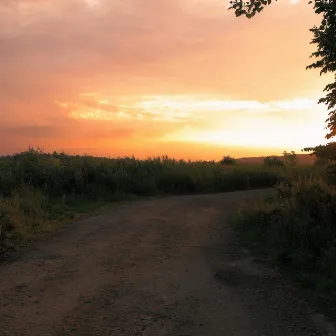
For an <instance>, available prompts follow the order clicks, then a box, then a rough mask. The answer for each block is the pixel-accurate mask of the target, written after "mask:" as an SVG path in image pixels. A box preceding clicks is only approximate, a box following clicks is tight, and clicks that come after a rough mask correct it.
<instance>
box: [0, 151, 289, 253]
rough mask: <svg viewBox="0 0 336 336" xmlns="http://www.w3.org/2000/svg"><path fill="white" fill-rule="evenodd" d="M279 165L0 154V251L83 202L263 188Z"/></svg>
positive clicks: (278, 173) (277, 176)
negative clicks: (226, 164) (0, 155)
mask: <svg viewBox="0 0 336 336" xmlns="http://www.w3.org/2000/svg"><path fill="white" fill-rule="evenodd" d="M286 173H287V172H286V171H285V170H283V169H279V168H265V167H263V166H255V165H254V166H248V165H239V164H237V165H235V166H233V167H227V166H224V165H221V164H219V163H216V162H214V161H212V162H204V161H195V162H192V161H184V160H174V159H170V158H168V157H166V156H164V157H156V158H148V159H147V160H137V159H136V158H134V157H131V158H97V157H92V156H73V155H67V154H65V153H57V152H54V153H52V154H51V153H44V152H43V151H41V150H39V149H34V148H29V149H28V150H27V151H25V152H23V153H21V154H16V155H13V156H6V157H1V158H0V254H2V253H4V252H5V251H7V250H11V249H12V248H14V247H15V246H17V245H19V244H20V243H24V242H26V241H27V240H29V239H32V238H34V237H35V236H36V235H38V234H39V232H41V231H44V230H46V229H49V228H52V227H53V226H54V225H55V223H56V222H59V221H60V220H63V219H66V218H69V216H71V215H73V214H74V213H78V212H81V211H82V212H84V211H86V210H87V208H88V207H90V208H91V209H92V208H93V206H94V205H97V204H102V203H106V202H114V201H120V200H125V199H129V198H132V199H134V198H137V197H146V196H155V195H167V194H191V193H213V192H226V191H234V190H245V189H251V188H268V187H272V186H273V185H275V184H276V183H277V182H279V181H280V180H282V179H284V175H285V174H286Z"/></svg>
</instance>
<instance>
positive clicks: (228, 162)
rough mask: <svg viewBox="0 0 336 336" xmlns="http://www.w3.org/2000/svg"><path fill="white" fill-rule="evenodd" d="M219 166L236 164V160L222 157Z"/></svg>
mask: <svg viewBox="0 0 336 336" xmlns="http://www.w3.org/2000/svg"><path fill="white" fill-rule="evenodd" d="M220 163H221V164H223V165H226V166H232V165H235V164H236V163H237V160H236V159H235V158H233V157H231V156H230V155H228V156H224V157H223V158H222V160H221V161H220Z"/></svg>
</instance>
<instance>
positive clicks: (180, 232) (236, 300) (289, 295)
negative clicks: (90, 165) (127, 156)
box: [0, 190, 319, 336]
mask: <svg viewBox="0 0 336 336" xmlns="http://www.w3.org/2000/svg"><path fill="white" fill-rule="evenodd" d="M265 192H267V191H261V190H256V191H244V192H235V193H226V194H217V195H196V196H179V197H169V198H165V199H157V200H152V201H142V202H138V203H132V204H126V205H121V206H116V207H113V208H111V209H110V210H108V211H106V212H105V213H103V214H99V215H96V216H94V217H91V218H87V219H84V220H81V221H78V222H76V223H72V224H69V225H66V226H65V227H63V228H62V229H60V230H59V231H58V232H57V233H55V234H53V235H51V236H49V237H44V238H43V239H41V240H39V241H38V242H36V243H34V244H32V245H31V246H29V247H27V248H25V249H24V250H22V251H20V253H19V254H17V255H16V256H15V257H14V258H13V260H11V261H9V262H6V263H5V264H2V265H0V336H7V335H8V336H21V335H22V336H23V335H24V336H30V335H31V336H49V335H50V336H67V335H76V336H82V335H83V336H84V335H87V336H98V335H99V336H109V335H111V336H114V335H115V336H133V335H141V336H161V335H162V336H163V335H165V336H187V335H190V336H223V335H224V336H225V335H227V336H262V335H273V336H278V335H279V336H287V335H293V336H294V335H307V336H309V335H319V334H318V332H317V328H316V326H315V324H314V323H313V319H312V317H311V313H310V309H309V307H308V305H307V304H306V303H305V302H304V301H302V300H300V297H299V295H298V294H296V292H295V290H294V289H293V288H292V286H291V285H290V284H289V283H288V282H287V281H286V280H285V279H283V278H282V277H280V276H279V275H278V274H277V273H276V272H275V271H274V270H271V269H267V268H265V267H262V266H260V265H259V264H258V263H256V262H254V261H253V258H251V257H250V256H249V254H248V252H247V251H244V250H242V249H241V248H239V245H238V244H237V243H236V242H235V239H234V235H233V233H232V231H231V229H230V227H229V226H228V225H227V224H226V223H225V218H226V216H227V215H228V214H229V213H230V211H232V210H233V209H234V207H235V206H236V204H238V203H240V202H242V201H243V200H244V199H245V198H255V197H260V196H261V195H263V194H264V193H265Z"/></svg>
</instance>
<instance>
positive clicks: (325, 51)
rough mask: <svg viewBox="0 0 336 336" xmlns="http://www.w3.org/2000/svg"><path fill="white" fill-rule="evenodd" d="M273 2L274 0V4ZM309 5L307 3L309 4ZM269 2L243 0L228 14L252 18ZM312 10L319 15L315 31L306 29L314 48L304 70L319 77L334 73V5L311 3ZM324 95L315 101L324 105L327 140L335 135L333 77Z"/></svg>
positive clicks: (326, 0)
mask: <svg viewBox="0 0 336 336" xmlns="http://www.w3.org/2000/svg"><path fill="white" fill-rule="evenodd" d="M275 1H276V0H275ZM312 2H313V1H310V2H309V3H312ZM271 3H272V0H250V1H248V2H246V1H243V0H232V1H230V4H231V6H230V7H229V10H231V9H233V10H234V11H235V14H236V16H241V15H245V16H246V17H247V18H252V17H253V16H254V15H255V14H256V13H259V12H261V11H262V10H263V9H264V8H265V6H267V5H270V4H271ZM314 10H315V13H316V14H322V20H321V23H320V25H319V27H316V26H314V27H313V28H311V29H310V31H311V32H312V33H313V36H314V37H313V39H312V41H311V43H312V44H315V45H316V46H317V51H315V52H313V53H312V55H311V57H315V58H317V60H316V61H315V62H314V63H312V64H310V65H308V66H307V69H320V75H322V74H326V73H328V72H330V73H335V72H336V2H335V0H314ZM324 91H325V92H327V94H326V95H325V97H323V98H321V99H319V103H324V104H325V105H326V106H327V107H328V110H329V117H328V119H327V120H326V122H327V129H328V130H329V132H328V134H327V135H326V138H327V139H330V138H331V137H333V136H335V135H336V74H335V76H334V82H333V83H330V84H328V85H327V86H326V87H325V89H324Z"/></svg>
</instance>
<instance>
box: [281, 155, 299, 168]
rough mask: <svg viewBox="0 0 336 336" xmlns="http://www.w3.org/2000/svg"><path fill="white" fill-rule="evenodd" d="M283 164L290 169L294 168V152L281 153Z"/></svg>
mask: <svg viewBox="0 0 336 336" xmlns="http://www.w3.org/2000/svg"><path fill="white" fill-rule="evenodd" d="M283 155H284V161H285V164H286V165H288V166H291V167H295V166H296V164H297V156H296V154H295V152H294V151H291V152H290V153H288V152H287V151H284V152H283Z"/></svg>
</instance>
